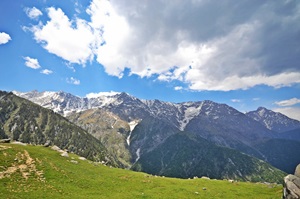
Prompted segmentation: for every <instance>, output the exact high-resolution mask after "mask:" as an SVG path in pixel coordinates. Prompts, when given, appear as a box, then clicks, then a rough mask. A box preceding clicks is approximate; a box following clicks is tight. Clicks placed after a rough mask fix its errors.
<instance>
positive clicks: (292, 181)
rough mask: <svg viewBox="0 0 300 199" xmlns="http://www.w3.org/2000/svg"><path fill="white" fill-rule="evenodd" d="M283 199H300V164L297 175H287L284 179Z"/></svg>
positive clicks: (296, 171)
mask: <svg viewBox="0 0 300 199" xmlns="http://www.w3.org/2000/svg"><path fill="white" fill-rule="evenodd" d="M282 198H283V199H297V198H300V164H299V165H298V166H297V168H296V170H295V175H291V174H289V175H287V176H286V177H285V178H284V188H283V197H282Z"/></svg>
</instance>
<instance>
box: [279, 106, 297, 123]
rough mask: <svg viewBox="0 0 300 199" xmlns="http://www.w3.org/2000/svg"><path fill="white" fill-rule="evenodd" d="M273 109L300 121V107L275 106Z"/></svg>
mask: <svg viewBox="0 0 300 199" xmlns="http://www.w3.org/2000/svg"><path fill="white" fill-rule="evenodd" d="M273 111H275V112H280V113H282V114H284V115H286V116H288V117H290V118H293V119H295V120H299V121H300V107H284V108H275V109H273Z"/></svg>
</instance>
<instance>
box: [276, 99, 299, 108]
mask: <svg viewBox="0 0 300 199" xmlns="http://www.w3.org/2000/svg"><path fill="white" fill-rule="evenodd" d="M299 103H300V99H298V98H292V99H288V100H283V101H278V102H275V104H277V105H278V106H293V105H295V104H299Z"/></svg>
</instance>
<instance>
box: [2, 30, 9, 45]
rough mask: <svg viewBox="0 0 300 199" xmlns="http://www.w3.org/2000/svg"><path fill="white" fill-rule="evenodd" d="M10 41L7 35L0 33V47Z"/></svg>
mask: <svg viewBox="0 0 300 199" xmlns="http://www.w3.org/2000/svg"><path fill="white" fill-rule="evenodd" d="M10 40H11V37H10V36H9V34H7V33H5V32H0V45H1V44H6V43H7V42H9V41H10Z"/></svg>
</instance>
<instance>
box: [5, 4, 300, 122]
mask: <svg viewBox="0 0 300 199" xmlns="http://www.w3.org/2000/svg"><path fill="white" fill-rule="evenodd" d="M299 21H300V2H299V1H298V0H285V1H284V0H283V1H260V0H259V1H258V0H257V1H253V0H248V1H238V2H237V1H234V0H225V1H221V2H220V1H209V0H187V1H169V2H168V1H163V0H153V1H139V2H138V3H137V1H133V0H128V1H121V0H111V1H106V0H90V1H87V0H84V1H83V0H71V1H61V0H51V1H50V0H34V1H33V0H27V1H23V0H14V1H11V0H1V1H0V72H1V78H0V89H1V90H6V91H12V90H17V91H22V92H24V91H31V90H39V91H45V90H49V91H59V90H63V91H66V92H70V93H72V94H75V95H78V96H82V97H83V96H86V95H87V94H89V93H99V92H109V91H116V92H123V91H124V92H127V93H129V94H131V95H133V96H136V97H138V98H141V99H160V100H164V101H171V102H183V101H200V100H206V99H207V100H213V101H215V102H219V103H226V104H228V105H231V106H233V107H235V108H237V109H238V110H240V111H243V112H245V111H250V110H254V109H256V108H257V107H259V106H264V107H266V108H269V109H272V110H275V111H279V112H282V113H284V114H286V115H288V116H290V117H293V118H297V119H298V120H300V59H299V57H300V23H299Z"/></svg>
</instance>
